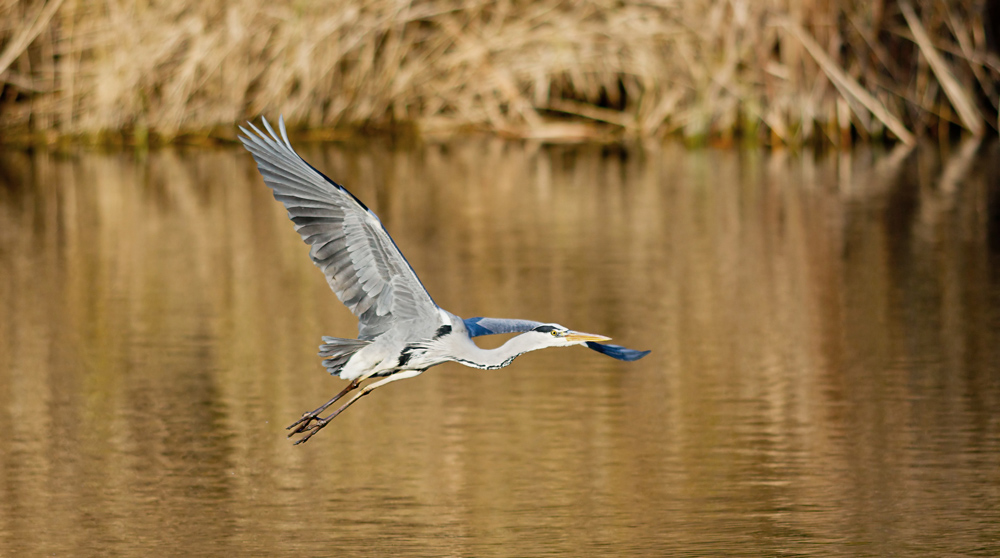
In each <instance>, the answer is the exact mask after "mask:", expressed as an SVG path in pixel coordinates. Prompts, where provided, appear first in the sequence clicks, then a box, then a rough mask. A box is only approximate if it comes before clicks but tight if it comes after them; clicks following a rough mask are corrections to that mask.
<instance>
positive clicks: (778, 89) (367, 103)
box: [0, 0, 1000, 144]
mask: <svg viewBox="0 0 1000 558" xmlns="http://www.w3.org/2000/svg"><path fill="white" fill-rule="evenodd" d="M990 9H994V10H996V8H991V7H990V3H989V2H983V1H981V0H950V1H944V0H942V1H920V0H899V1H898V2H896V1H893V2H885V1H880V0H875V1H872V2H849V1H839V2H838V1H834V0H803V1H801V2H799V1H796V0H769V1H750V0H700V1H696V0H647V1H639V0H616V1H611V0H595V1H588V2H573V1H559V0H540V1H530V2H529V1H516V0H506V1H505V0H496V1H494V0H411V1H396V0H358V1H355V2H339V3H327V2H319V1H311V0H297V1H285V0H278V1H264V0H230V1H226V2H222V1H218V0H207V1H194V0H178V1H170V2H167V1H155V0H154V1H151V2H150V1H134V0H132V1H130V0H102V1H95V0H0V134H2V135H3V136H6V137H7V138H8V139H10V138H14V137H25V136H26V135H28V136H31V137H33V138H34V139H35V140H36V141H54V140H56V139H58V138H65V137H76V138H96V139H104V140H109V139H110V140H114V139H116V138H118V139H121V138H125V139H126V140H129V141H135V142H139V143H143V142H145V141H147V140H148V139H149V138H150V137H152V138H160V139H165V140H169V139H171V138H175V137H177V136H179V135H188V136H192V135H193V136H197V135H202V136H206V137H214V136H219V137H232V124H233V123H234V122H238V121H242V120H244V119H247V118H250V117H253V116H255V115H257V114H260V113H266V114H272V115H273V114H277V113H279V112H280V113H283V114H284V116H285V118H286V119H287V120H288V121H289V123H290V125H292V126H293V127H297V128H302V129H310V130H314V131H315V130H320V131H326V132H323V133H330V132H329V131H334V132H333V133H339V131H343V130H358V129H400V128H403V129H411V130H416V131H418V132H420V133H421V134H452V133H456V132H461V131H466V130H488V131H492V132H496V133H500V134H504V135H508V136H515V137H536V138H543V139H544V138H549V139H566V138H592V137H606V136H609V135H610V136H621V135H627V136H636V137H661V136H664V135H667V134H672V133H675V134H681V135H683V136H684V137H686V138H689V139H690V140H692V141H704V140H717V141H723V142H724V141H728V140H731V139H734V138H739V137H742V138H750V139H759V140H763V141H765V142H767V143H781V144H800V143H805V142H828V143H833V144H843V143H846V142H852V141H857V140H862V141H864V140H868V139H872V138H875V139H878V138H885V137H889V138H894V139H895V140H898V141H902V142H904V143H912V142H913V141H915V138H916V137H918V136H920V135H927V134H941V135H949V134H950V135H954V134H955V131H956V130H959V129H961V130H966V131H968V133H971V134H974V135H980V134H983V133H985V132H987V131H988V130H990V129H993V130H995V129H996V127H997V113H998V102H1000V101H998V94H1000V87H998V83H1000V57H998V56H997V54H996V48H995V45H992V44H991V41H992V39H991V34H990V26H991V21H992V20H995V19H996V17H997V14H993V15H992V16H991V15H990V14H989V13H988V10H990Z"/></svg>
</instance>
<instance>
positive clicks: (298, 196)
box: [240, 118, 440, 339]
mask: <svg viewBox="0 0 1000 558" xmlns="http://www.w3.org/2000/svg"><path fill="white" fill-rule="evenodd" d="M261 120H262V122H263V123H264V128H265V129H266V130H267V133H266V134H265V133H264V132H261V131H260V129H258V128H257V127H256V126H254V125H253V124H252V123H249V122H248V123H247V124H248V125H249V126H250V128H251V129H253V131H254V132H256V134H252V133H250V132H249V131H247V130H246V128H244V127H242V126H240V130H241V131H242V132H243V136H240V141H242V142H243V145H244V146H245V147H246V148H247V150H249V151H250V153H251V154H252V155H253V158H254V160H256V161H257V169H258V170H260V174H261V176H263V177H264V183H265V184H267V186H268V187H269V188H271V190H273V191H274V198H275V199H276V200H278V201H280V202H281V203H282V204H284V206H285V209H287V210H288V217H289V218H290V219H291V220H292V221H293V222H294V223H295V230H296V232H298V233H299V234H300V235H301V236H302V240H304V241H305V243H306V244H309V245H310V246H312V248H311V249H310V250H309V256H310V257H311V258H312V260H313V263H314V264H316V267H319V268H320V269H321V270H323V273H324V274H325V275H326V281H327V283H329V284H330V288H331V289H333V292H334V293H336V295H337V298H339V299H340V301H341V302H343V303H344V305H346V306H347V308H349V309H350V310H351V312H353V313H354V315H355V316H357V317H358V320H359V322H358V338H360V339H374V338H375V337H377V336H379V335H381V334H382V333H385V332H386V331H387V330H388V329H389V328H390V327H391V326H392V324H393V323H395V322H397V321H403V320H414V319H415V320H421V321H426V322H429V323H435V322H437V321H439V320H440V317H439V314H438V306H437V305H436V304H434V301H433V300H432V299H431V296H430V294H428V293H427V289H425V288H424V286H423V285H422V284H421V283H420V279H418V278H417V274H416V273H414V271H413V268H411V267H410V264H409V262H407V261H406V258H404V257H403V255H402V254H401V253H400V252H399V248H397V247H396V243H395V242H393V240H392V237H390V236H389V233H388V232H386V230H385V227H383V226H382V222H381V221H379V219H378V217H376V216H375V213H373V212H372V211H371V210H370V209H368V208H367V207H366V206H365V205H364V204H363V203H361V201H360V200H358V199H357V198H356V197H354V195H353V194H351V193H350V192H348V191H347V189H345V188H344V187H343V186H341V185H340V184H337V183H336V182H334V181H332V180H330V179H329V178H327V177H326V176H324V175H323V174H322V173H321V172H319V171H318V170H316V169H315V168H313V166H312V165H310V164H309V163H307V162H306V161H305V160H304V159H302V157H300V156H299V154H298V153H296V152H295V150H294V149H293V148H292V144H291V143H289V141H288V134H287V133H286V132H285V121H284V119H283V118H279V120H278V129H279V130H280V131H281V136H280V138H279V136H278V134H276V133H275V132H274V129H272V128H271V125H270V124H269V123H268V122H267V120H266V119H263V118H262V119H261Z"/></svg>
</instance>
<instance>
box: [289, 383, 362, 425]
mask: <svg viewBox="0 0 1000 558" xmlns="http://www.w3.org/2000/svg"><path fill="white" fill-rule="evenodd" d="M359 385H361V380H351V383H349V384H347V387H345V388H344V391H342V392H340V393H338V394H337V395H334V396H333V399H331V400H329V401H327V402H326V403H323V404H322V405H320V406H319V407H318V408H316V409H313V410H312V411H309V412H308V413H302V418H300V419H299V420H297V421H295V423H293V424H291V425H290V426H287V427H285V430H291V429H293V428H295V427H296V426H298V428H296V429H295V431H293V432H292V433H291V434H289V435H288V437H289V438H291V437H292V436H294V435H295V434H298V433H299V432H302V431H303V430H305V428H306V427H307V426H309V423H311V422H312V421H313V420H315V419H316V418H317V417H318V416H319V414H320V413H322V412H323V411H325V410H326V408H327V407H329V406H330V405H333V404H334V403H336V402H337V400H339V399H340V398H341V397H343V396H345V395H347V394H348V393H350V392H351V391H352V390H355V389H357V387H358V386H359Z"/></svg>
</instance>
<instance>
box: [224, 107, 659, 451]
mask: <svg viewBox="0 0 1000 558" xmlns="http://www.w3.org/2000/svg"><path fill="white" fill-rule="evenodd" d="M261 121H262V123H263V125H264V129H265V130H267V133H264V132H262V131H261V130H260V129H259V128H257V127H256V126H254V125H253V123H250V122H248V123H247V125H248V126H250V128H251V129H252V130H253V132H254V133H251V132H249V131H248V130H247V129H246V128H244V127H242V126H240V130H241V131H242V132H243V135H242V136H240V141H242V142H243V145H244V146H245V147H246V148H247V149H248V150H249V151H250V153H251V154H252V155H253V158H254V160H256V161H257V169H258V170H259V171H260V174H261V175H262V176H263V178H264V183H265V184H267V186H268V187H269V188H271V190H273V193H274V198H275V199H276V200H278V201H280V202H281V203H282V204H283V205H284V206H285V209H287V210H288V217H289V218H290V219H291V220H292V222H293V223H294V224H295V231H296V232H298V233H299V234H300V235H301V236H302V240H304V241H305V243H306V244H308V245H309V246H311V248H310V250H309V256H310V257H311V258H312V261H313V263H314V264H316V267H318V268H320V269H321V270H323V274H324V275H326V281H327V283H329V285H330V288H331V289H332V290H333V292H334V293H335V294H336V295H337V298H339V299H340V301H341V302H343V303H344V305H345V306H347V308H349V309H350V310H351V312H353V313H354V315H355V316H357V317H358V338H357V339H341V338H338V337H323V344H322V345H320V347H319V349H320V352H319V355H320V356H321V357H324V360H323V366H325V367H326V369H327V370H328V371H329V372H330V374H331V375H334V376H339V377H341V378H343V379H345V380H349V383H348V384H347V387H345V388H344V390H343V391H341V392H340V393H338V394H337V395H336V396H334V397H333V398H332V399H330V400H329V401H327V402H326V403H324V404H322V405H321V406H319V407H318V408H317V409H315V410H313V411H310V412H308V413H304V414H303V415H302V418H300V419H299V420H297V421H296V422H295V423H294V424H292V425H291V426H289V427H288V428H287V429H288V430H291V432H290V433H289V434H288V437H289V438H291V437H292V436H295V435H296V434H302V436H301V437H300V438H299V439H298V440H297V441H296V442H295V443H296V444H301V443H302V442H305V441H307V440H309V438H311V437H312V436H313V435H315V434H316V433H317V432H319V431H320V430H321V429H322V428H323V427H325V426H326V425H327V424H329V423H330V421H331V420H333V419H334V418H335V417H336V416H337V415H339V414H340V413H342V412H344V410H345V409H347V408H348V407H350V406H351V405H352V404H353V403H354V402H355V401H357V400H358V399H360V398H362V397H364V396H365V395H368V394H369V393H371V392H372V391H373V390H375V389H377V388H380V387H382V386H384V385H386V384H388V383H390V382H395V381H397V380H403V379H406V378H413V377H414V376H418V375H420V374H421V373H422V372H423V371H424V370H427V369H428V368H430V367H431V366H435V365H438V364H441V363H444V362H449V361H453V362H459V363H461V364H464V365H466V366H471V367H473V368H480V369H484V370H495V369H497V368H503V367H504V366H507V365H508V364H510V363H511V362H513V361H514V359H515V358H517V357H518V356H520V355H522V354H524V353H526V352H528V351H534V350H537V349H544V348H546V347H569V346H571V345H586V346H587V347H589V348H591V349H593V350H595V351H597V352H600V353H603V354H606V355H608V356H610V357H613V358H616V359H619V360H627V361H632V360H638V359H640V358H642V357H644V356H646V355H647V354H648V353H649V351H636V350H633V349H626V348H624V347H620V346H617V345H606V344H602V343H601V342H602V341H608V340H609V339H610V338H609V337H605V336H603V335H594V334H592V333H581V332H578V331H572V330H570V329H567V328H565V327H563V326H561V325H559V324H554V323H541V322H533V321H530V320H508V319H500V318H468V319H465V320H463V319H462V318H460V317H458V316H456V315H454V314H452V313H451V312H448V311H447V310H444V309H442V308H441V307H440V306H438V305H437V304H435V303H434V300H432V299H431V295H430V294H429V293H428V292H427V289H425V288H424V286H423V284H421V283H420V279H418V278H417V274H416V273H415V272H414V271H413V268H412V267H410V264H409V262H407V261H406V258H404V257H403V254H401V253H400V251H399V248H397V247H396V243H395V242H394V241H393V240H392V238H391V237H390V236H389V233H388V232H386V230H385V228H384V227H383V226H382V222H381V221H379V218H378V217H376V216H375V213H374V212H372V211H371V210H370V209H368V207H366V206H365V204H363V203H362V202H361V200H359V199H358V198H356V197H354V194H351V193H350V192H348V191H347V189H346V188H344V187H343V186H341V185H340V184H337V183H336V182H334V181H333V180H330V179H329V178H327V177H326V176H325V175H323V173H321V172H319V171H318V170H316V169H315V168H314V167H313V166H312V165H310V164H309V163H307V162H306V161H305V160H304V159H303V158H302V157H300V156H299V154H298V153H296V152H295V149H293V148H292V144H291V143H290V142H289V141H288V134H287V132H286V131H285V122H284V119H283V118H279V120H278V129H279V130H280V132H281V133H280V135H279V134H277V133H275V131H274V129H273V128H272V127H271V125H270V124H269V123H268V121H267V119H264V118H262V119H261ZM502 333H519V334H520V335H517V336H515V337H512V338H511V339H509V340H508V341H507V342H506V343H504V344H503V345H501V346H500V347H497V348H496V349H481V348H479V347H478V346H477V345H476V344H475V343H474V342H473V341H472V338H473V337H478V336H480V335H493V334H502ZM372 378H380V379H379V380H377V381H374V382H371V383H369V384H367V385H365V386H364V387H361V383H362V382H364V381H365V380H369V379H372ZM359 388H360V391H358V392H357V393H355V394H354V395H353V396H352V397H351V398H349V399H348V400H347V401H346V402H345V403H343V404H342V405H341V406H340V407H339V408H337V409H336V410H335V411H333V412H331V413H330V414H329V415H327V416H325V417H324V416H321V415H322V414H323V413H324V412H325V411H326V409H327V408H329V407H330V406H331V405H333V404H334V403H336V402H337V401H339V400H340V399H342V398H343V397H345V396H346V395H347V394H349V393H351V392H352V391H354V390H356V389H359Z"/></svg>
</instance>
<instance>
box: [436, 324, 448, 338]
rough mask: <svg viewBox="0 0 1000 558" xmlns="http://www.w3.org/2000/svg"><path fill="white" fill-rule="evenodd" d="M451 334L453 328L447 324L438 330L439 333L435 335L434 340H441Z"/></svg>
mask: <svg viewBox="0 0 1000 558" xmlns="http://www.w3.org/2000/svg"><path fill="white" fill-rule="evenodd" d="M449 333H451V326H450V325H448V324H445V325H443V326H441V327H439V328H438V330H437V333H435V334H434V339H440V338H442V337H444V336H445V335H448V334H449Z"/></svg>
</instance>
